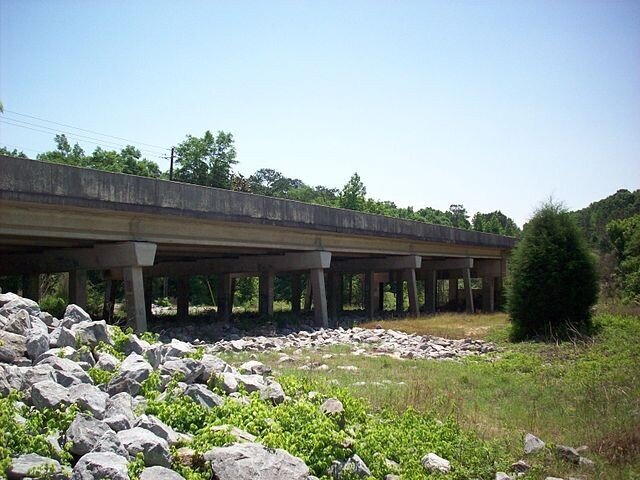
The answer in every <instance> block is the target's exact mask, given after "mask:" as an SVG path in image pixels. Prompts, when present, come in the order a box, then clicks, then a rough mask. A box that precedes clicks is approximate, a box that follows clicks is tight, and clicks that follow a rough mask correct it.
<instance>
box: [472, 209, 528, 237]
mask: <svg viewBox="0 0 640 480" xmlns="http://www.w3.org/2000/svg"><path fill="white" fill-rule="evenodd" d="M471 223H472V225H473V229H474V230H477V231H479V232H488V233H496V234H499V235H509V236H511V237H519V236H520V235H521V233H522V232H521V230H520V229H519V228H518V225H516V222H514V221H513V220H511V219H510V218H509V217H507V216H506V215H505V214H504V213H502V212H501V211H500V210H496V211H495V212H491V213H480V212H478V213H476V214H475V215H474V216H473V220H472V222H471Z"/></svg>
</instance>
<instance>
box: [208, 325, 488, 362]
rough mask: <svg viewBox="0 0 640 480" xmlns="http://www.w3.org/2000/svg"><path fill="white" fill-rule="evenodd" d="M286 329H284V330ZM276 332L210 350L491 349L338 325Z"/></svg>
mask: <svg viewBox="0 0 640 480" xmlns="http://www.w3.org/2000/svg"><path fill="white" fill-rule="evenodd" d="M287 331H288V330H285V332H287ZM285 332H280V333H278V332H277V331H276V332H274V333H273V334H272V335H270V336H265V335H259V336H244V337H242V338H235V339H232V338H227V339H222V340H219V341H217V342H215V343H213V344H212V345H211V346H210V347H209V348H210V350H211V351H212V352H242V351H250V352H258V351H263V350H271V351H281V350H286V349H301V348H314V349H317V348H321V347H327V346H331V345H350V346H352V347H354V353H355V354H359V355H373V356H379V355H387V356H391V357H396V358H420V359H434V360H445V359H454V358H460V357H466V356H469V355H480V354H484V353H489V352H493V351H495V346H494V345H493V344H492V343H489V342H483V341H481V340H473V339H463V340H449V339H446V338H440V337H433V336H430V335H416V334H407V333H403V332H398V331H395V330H385V329H382V328H377V329H365V328H358V327H355V328H350V329H344V328H342V327H339V328H335V329H325V328H321V329H315V330H314V329H309V330H301V331H298V332H291V331H288V332H289V333H285Z"/></svg>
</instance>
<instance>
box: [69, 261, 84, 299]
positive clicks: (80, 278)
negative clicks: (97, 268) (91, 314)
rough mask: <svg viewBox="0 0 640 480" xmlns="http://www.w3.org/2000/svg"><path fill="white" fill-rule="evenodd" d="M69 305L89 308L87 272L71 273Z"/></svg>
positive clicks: (76, 271) (77, 271) (75, 271)
mask: <svg viewBox="0 0 640 480" xmlns="http://www.w3.org/2000/svg"><path fill="white" fill-rule="evenodd" d="M69 303H74V304H76V305H78V306H79V307H82V308H86V307H87V271H86V270H74V271H71V272H69Z"/></svg>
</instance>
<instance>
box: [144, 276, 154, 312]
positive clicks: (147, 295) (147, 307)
mask: <svg viewBox="0 0 640 480" xmlns="http://www.w3.org/2000/svg"><path fill="white" fill-rule="evenodd" d="M152 300H153V278H151V277H144V312H145V314H146V315H147V321H149V320H151V317H152V316H153V312H152V311H151V302H152Z"/></svg>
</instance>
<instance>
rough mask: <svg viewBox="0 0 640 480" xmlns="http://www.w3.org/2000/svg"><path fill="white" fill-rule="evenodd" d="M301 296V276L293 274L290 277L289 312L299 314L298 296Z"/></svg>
mask: <svg viewBox="0 0 640 480" xmlns="http://www.w3.org/2000/svg"><path fill="white" fill-rule="evenodd" d="M301 294H302V275H300V274H299V273H293V274H292V275H291V311H292V312H294V313H298V312H300V296H301Z"/></svg>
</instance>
